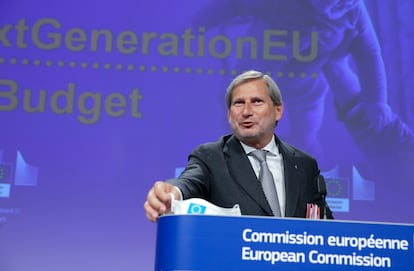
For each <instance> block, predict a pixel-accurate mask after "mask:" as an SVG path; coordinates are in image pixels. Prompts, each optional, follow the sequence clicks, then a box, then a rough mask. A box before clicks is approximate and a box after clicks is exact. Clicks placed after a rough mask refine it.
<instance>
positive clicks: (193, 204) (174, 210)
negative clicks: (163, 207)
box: [169, 196, 241, 216]
mask: <svg viewBox="0 0 414 271" xmlns="http://www.w3.org/2000/svg"><path fill="white" fill-rule="evenodd" d="M169 214H177V215H182V214H194V215H223V216H241V212H240V206H239V205H238V204H236V205H234V206H233V207H232V208H223V207H220V206H217V205H214V204H212V203H211V202H208V201H206V200H204V199H201V198H191V199H186V200H175V199H174V197H173V196H172V197H171V212H170V213H169Z"/></svg>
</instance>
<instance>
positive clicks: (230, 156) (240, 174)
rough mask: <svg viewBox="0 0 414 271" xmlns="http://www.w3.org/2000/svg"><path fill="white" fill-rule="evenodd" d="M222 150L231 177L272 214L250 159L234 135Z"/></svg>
mask: <svg viewBox="0 0 414 271" xmlns="http://www.w3.org/2000/svg"><path fill="white" fill-rule="evenodd" d="M223 151H224V154H225V156H226V163H227V167H228V169H229V173H230V175H231V176H232V178H233V179H234V180H235V181H236V182H237V183H239V185H240V186H241V187H242V189H243V190H244V191H245V192H246V193H247V194H248V195H249V196H250V197H251V199H252V200H253V201H255V202H256V203H257V204H258V205H259V206H260V207H261V208H262V209H263V210H264V211H265V212H266V213H267V214H268V215H272V210H271V209H270V206H269V204H268V203H267V201H266V198H265V195H264V193H263V190H262V188H261V186H260V183H259V181H258V180H257V177H256V175H255V173H254V170H253V168H252V166H251V164H250V161H249V159H248V158H247V155H246V154H245V152H244V150H243V148H242V146H241V144H240V142H239V141H238V140H237V139H236V138H235V136H234V135H233V136H231V137H230V138H229V140H228V141H227V142H226V144H225V146H224V149H223Z"/></svg>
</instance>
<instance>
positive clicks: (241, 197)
mask: <svg viewBox="0 0 414 271" xmlns="http://www.w3.org/2000/svg"><path fill="white" fill-rule="evenodd" d="M275 138H276V144H277V146H278V147H279V151H280V152H281V154H282V156H283V163H284V175H285V188H286V210H285V216H286V217H303V218H305V217H306V205H307V203H316V204H318V206H325V205H324V204H325V202H324V198H323V197H322V194H320V193H319V192H318V186H317V177H318V175H319V168H318V165H317V162H316V160H315V159H313V158H312V157H310V156H309V155H308V154H306V153H304V152H302V151H300V150H298V149H297V148H295V147H293V146H291V145H289V144H287V143H285V142H282V141H280V140H279V139H278V138H277V137H276V136H275ZM169 182H170V183H172V184H174V185H176V186H177V187H178V188H179V189H180V190H181V192H182V194H183V198H184V199H188V198H194V197H198V198H203V199H205V200H208V201H209V202H211V203H213V204H215V205H218V206H220V207H225V208H230V207H233V206H234V205H235V204H239V205H240V209H241V212H242V214H243V215H258V216H272V211H271V209H270V206H269V204H268V203H267V201H266V199H265V195H264V193H263V190H262V188H261V185H260V183H259V181H258V180H257V177H256V175H255V173H254V170H253V168H252V166H251V164H250V161H249V159H248V158H247V155H246V153H245V152H244V150H243V147H242V146H241V144H240V142H239V141H238V140H237V139H236V137H235V136H234V135H227V136H223V137H222V138H220V139H219V140H218V141H217V142H214V143H206V144H203V145H200V146H198V147H197V148H196V149H195V150H194V151H193V152H192V153H191V154H190V155H189V158H188V164H187V167H186V168H185V170H184V171H183V172H182V173H181V175H180V176H179V177H178V179H171V180H169ZM321 209H323V208H321ZM327 216H328V218H333V217H332V213H331V211H330V210H329V208H327Z"/></svg>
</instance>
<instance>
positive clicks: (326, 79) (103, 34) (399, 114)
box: [0, 0, 414, 271]
mask: <svg viewBox="0 0 414 271" xmlns="http://www.w3.org/2000/svg"><path fill="white" fill-rule="evenodd" d="M329 2H331V3H329ZM413 12H414V3H413V2H412V1H409V0H398V1H385V2H384V1H379V0H378V1H374V0H369V1H364V2H363V1H357V0H348V1H345V0H342V1H317V0H307V1H296V0H294V1H264V0H255V1H253V0H251V1H249V0H243V1H230V0H217V1H179V2H177V1H166V0H162V1H146V2H144V1H130V0H121V1H103V2H102V3H100V2H99V3H98V2H96V1H76V0H75V1H67V3H66V2H65V1H63V2H59V1H48V0H41V1H27V0H14V1H2V4H1V9H0V121H1V123H2V125H1V127H2V128H1V130H0V270H1V271H27V270H47V271H49V270H50V271H51V270H60V271H69V270H70V271H72V270H101V271H109V270H125V271H126V270H131V271H132V270H153V267H154V256H155V255H154V253H155V231H156V225H155V224H152V223H150V222H148V221H146V219H145V215H144V211H143V203H144V201H145V199H146V194H147V191H148V190H149V188H150V187H151V186H152V184H153V183H154V182H155V181H157V180H164V179H167V178H171V177H174V176H175V175H176V172H179V171H180V170H181V169H182V167H184V166H185V165H186V161H187V156H188V154H189V152H190V151H191V150H192V149H193V148H195V147H196V146H197V145H199V144H202V143H204V142H208V141H215V140H217V139H218V138H219V137H220V136H222V135H224V134H228V133H230V130H229V127H228V123H227V117H226V106H225V102H224V94H225V88H226V87H227V85H228V83H229V82H230V80H231V79H232V78H233V77H234V76H235V75H237V74H239V73H240V72H242V71H244V70H247V69H257V70H261V71H263V72H265V73H268V74H269V75H271V76H272V78H274V79H275V81H276V82H277V83H278V84H279V87H280V88H281V91H282V95H283V99H284V103H285V113H284V116H283V118H282V120H281V122H280V125H279V126H278V127H277V128H276V134H278V136H279V137H280V138H281V139H282V140H285V141H287V142H289V143H291V144H293V145H295V146H297V147H299V148H301V149H303V150H305V151H307V152H308V153H310V154H312V155H313V156H314V157H316V158H317V160H318V162H319V166H320V168H321V171H322V173H323V174H324V176H325V179H326V182H327V188H328V202H329V205H330V207H331V209H332V210H333V211H334V215H335V218H336V219H342V220H360V221H378V222H396V223H414V215H413V212H412V211H410V208H411V206H413V205H414V199H413V196H412V194H413V192H412V191H414V184H413V180H414V166H413V165H414V158H413V156H414V132H413V127H414V126H413V125H414V92H413V80H412V76H413V75H414V55H413V52H414V50H413V48H414V38H413V35H412V33H413V31H414V21H413V20H412V18H411V16H412V14H413Z"/></svg>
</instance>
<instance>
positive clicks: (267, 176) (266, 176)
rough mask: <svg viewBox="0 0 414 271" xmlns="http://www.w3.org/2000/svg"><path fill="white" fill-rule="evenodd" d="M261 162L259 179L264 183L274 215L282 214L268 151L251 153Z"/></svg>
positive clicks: (263, 186) (264, 189)
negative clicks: (270, 168) (268, 159)
mask: <svg viewBox="0 0 414 271" xmlns="http://www.w3.org/2000/svg"><path fill="white" fill-rule="evenodd" d="M250 154H251V155H252V156H253V157H254V158H256V159H257V160H258V161H259V162H260V172H259V181H260V182H261V184H262V188H263V191H264V193H265V195H266V199H267V202H268V203H269V205H270V208H271V209H272V211H273V215H274V216H278V217H280V216H281V212H280V205H279V199H278V197H277V192H276V187H275V182H274V180H273V175H272V173H271V172H270V170H269V168H268V166H267V163H266V151H265V150H255V151H252V152H251V153H250Z"/></svg>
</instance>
